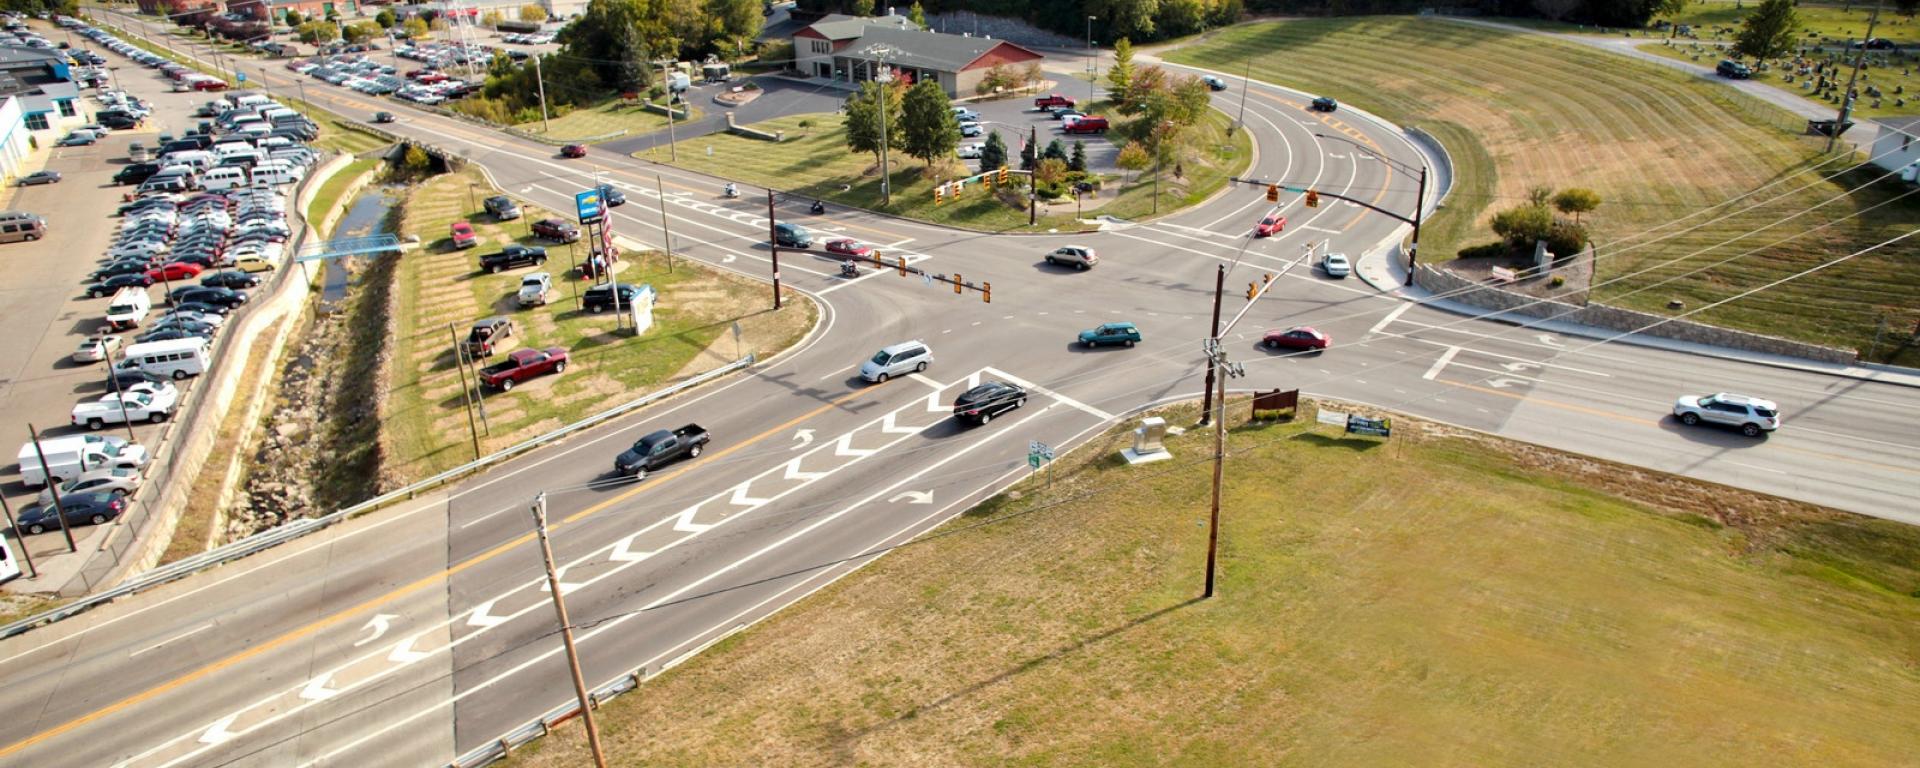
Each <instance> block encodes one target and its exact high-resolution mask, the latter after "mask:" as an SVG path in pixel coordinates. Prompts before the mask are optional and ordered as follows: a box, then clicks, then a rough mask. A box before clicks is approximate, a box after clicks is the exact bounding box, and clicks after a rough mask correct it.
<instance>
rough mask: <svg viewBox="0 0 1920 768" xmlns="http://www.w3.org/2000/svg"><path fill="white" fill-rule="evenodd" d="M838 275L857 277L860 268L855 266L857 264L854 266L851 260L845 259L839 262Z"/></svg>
mask: <svg viewBox="0 0 1920 768" xmlns="http://www.w3.org/2000/svg"><path fill="white" fill-rule="evenodd" d="M840 276H841V277H859V276H860V268H859V267H857V266H854V263H853V262H851V261H845V262H841V263H840Z"/></svg>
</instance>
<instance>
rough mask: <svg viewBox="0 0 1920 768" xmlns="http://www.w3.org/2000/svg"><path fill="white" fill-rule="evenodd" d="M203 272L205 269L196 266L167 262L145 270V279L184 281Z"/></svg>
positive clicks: (181, 262) (180, 262)
mask: <svg viewBox="0 0 1920 768" xmlns="http://www.w3.org/2000/svg"><path fill="white" fill-rule="evenodd" d="M203 271H205V268H204V267H201V266H200V265H198V264H189V263H187V262H183V261H169V262H167V263H165V264H162V265H160V266H158V267H154V268H153V269H149V270H147V277H151V278H153V279H155V280H163V281H164V280H185V279H187V278H190V277H198V276H199V275H200V273H201V272H203Z"/></svg>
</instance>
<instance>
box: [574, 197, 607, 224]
mask: <svg viewBox="0 0 1920 768" xmlns="http://www.w3.org/2000/svg"><path fill="white" fill-rule="evenodd" d="M573 210H574V211H575V212H576V213H577V214H579V216H580V223H582V224H585V223H587V222H590V221H599V220H600V217H602V216H605V215H607V201H606V198H603V197H601V196H600V190H598V189H589V190H587V191H585V192H577V193H575V194H574V196H573Z"/></svg>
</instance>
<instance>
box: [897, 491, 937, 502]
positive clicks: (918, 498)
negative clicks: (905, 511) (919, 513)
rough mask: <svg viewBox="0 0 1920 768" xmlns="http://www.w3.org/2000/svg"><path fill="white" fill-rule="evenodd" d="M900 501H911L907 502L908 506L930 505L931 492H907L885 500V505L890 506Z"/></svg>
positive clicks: (931, 499)
mask: <svg viewBox="0 0 1920 768" xmlns="http://www.w3.org/2000/svg"><path fill="white" fill-rule="evenodd" d="M901 499H911V501H908V502H907V503H908V504H932V503H933V491H907V492H905V493H902V494H900V495H898V496H895V497H893V498H891V499H887V503H888V504H892V503H893V502H896V501H899V500H901Z"/></svg>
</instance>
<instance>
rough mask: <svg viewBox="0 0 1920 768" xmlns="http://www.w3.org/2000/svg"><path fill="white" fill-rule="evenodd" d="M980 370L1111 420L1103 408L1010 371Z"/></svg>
mask: <svg viewBox="0 0 1920 768" xmlns="http://www.w3.org/2000/svg"><path fill="white" fill-rule="evenodd" d="M982 370H984V371H986V372H988V373H992V374H993V375H995V376H998V377H1000V378H1002V379H1005V380H1007V381H1010V382H1013V383H1014V384H1017V385H1019V386H1021V387H1023V388H1025V389H1026V390H1027V391H1029V392H1038V393H1040V394H1043V395H1046V396H1047V397H1051V398H1053V399H1055V400H1058V401H1060V402H1061V403H1062V404H1064V405H1068V406H1071V407H1073V408H1077V409H1079V410H1081V411H1085V412H1086V413H1089V414H1092V415H1093V417H1094V418H1096V419H1099V420H1101V421H1112V420H1113V414H1111V413H1107V412H1106V411H1103V410H1100V409H1098V408H1095V407H1093V406H1091V405H1087V404H1086V403H1083V402H1080V401H1078V400H1075V399H1073V398H1071V397H1067V396H1066V395H1064V394H1061V393H1060V392H1058V391H1055V390H1052V389H1048V388H1046V387H1043V386H1040V385H1038V384H1035V383H1033V382H1031V381H1027V380H1026V379H1022V378H1020V377H1018V376H1015V375H1013V374H1011V373H1007V372H1006V371H1003V370H1000V369H998V368H985V369H982Z"/></svg>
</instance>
